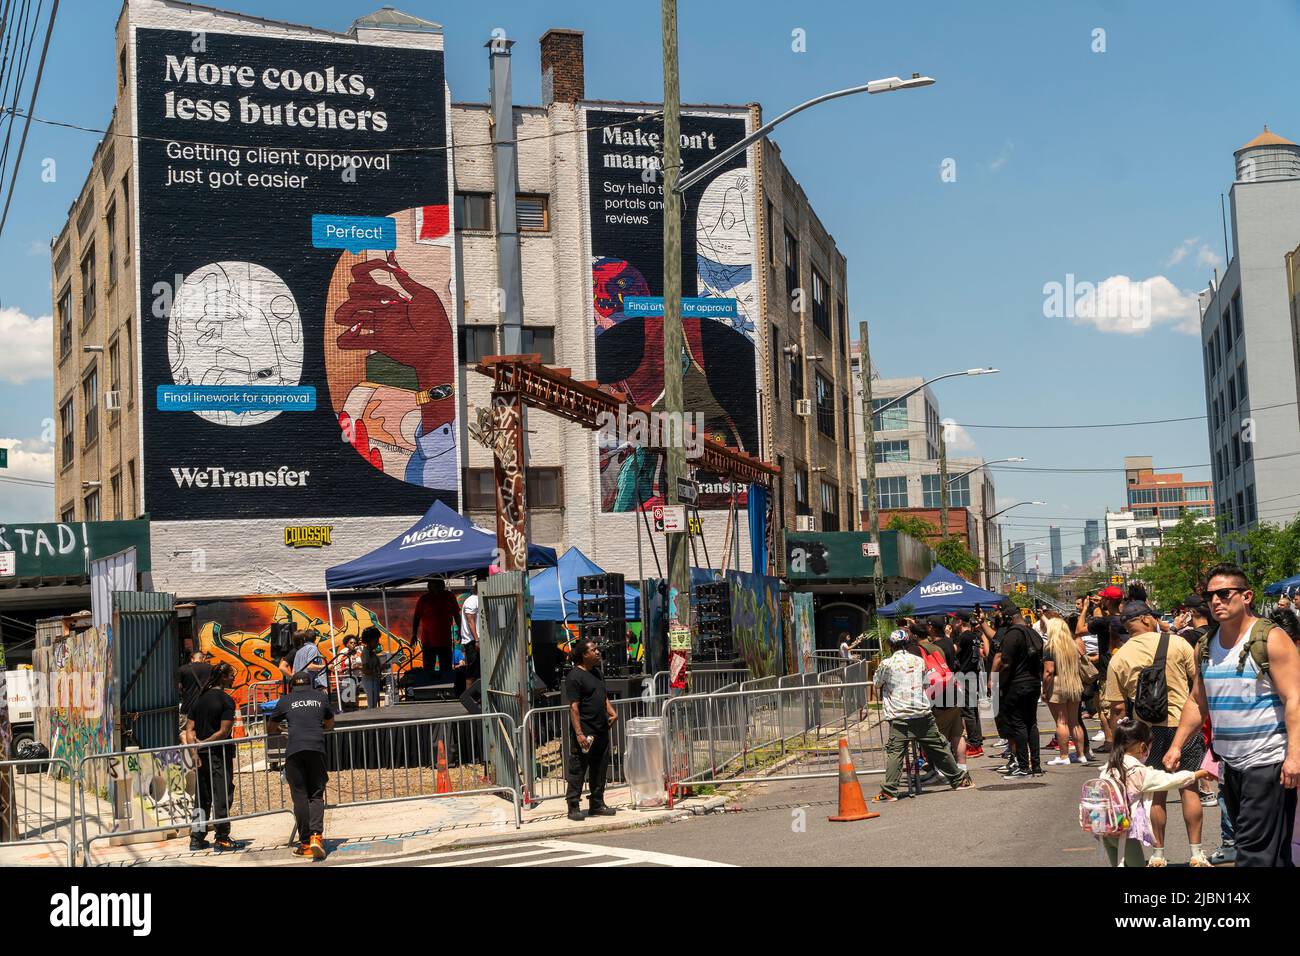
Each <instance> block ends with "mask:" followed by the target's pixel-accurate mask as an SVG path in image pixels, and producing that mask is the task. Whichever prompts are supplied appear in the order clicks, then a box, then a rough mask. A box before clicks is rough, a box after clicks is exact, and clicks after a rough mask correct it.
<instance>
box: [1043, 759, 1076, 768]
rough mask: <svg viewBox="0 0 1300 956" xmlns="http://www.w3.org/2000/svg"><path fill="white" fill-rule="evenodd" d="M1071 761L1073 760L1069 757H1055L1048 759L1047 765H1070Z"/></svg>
mask: <svg viewBox="0 0 1300 956" xmlns="http://www.w3.org/2000/svg"><path fill="white" fill-rule="evenodd" d="M1071 763H1072V761H1071V760H1070V758H1069V757H1054V758H1053V759H1051V760H1049V761H1047V765H1048V766H1049V767H1068V766H1070V764H1071Z"/></svg>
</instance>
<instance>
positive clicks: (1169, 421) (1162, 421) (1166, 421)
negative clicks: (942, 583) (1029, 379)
mask: <svg viewBox="0 0 1300 956" xmlns="http://www.w3.org/2000/svg"><path fill="white" fill-rule="evenodd" d="M885 400H888V399H887V397H886V399H885ZM1295 404H1296V403H1295V402H1279V403H1277V404H1276V405H1259V406H1257V407H1254V408H1252V409H1251V411H1252V412H1266V411H1269V410H1270V409H1274V408H1286V407H1289V406H1291V405H1295ZM876 414H879V413H876ZM884 415H885V416H886V417H888V415H889V412H888V411H886V412H885V413H884ZM1206 417H1207V416H1206V415H1189V416H1187V417H1185V418H1153V419H1147V420H1144V421H1134V422H1079V423H1074V424H1066V425H994V424H989V423H978V422H959V421H957V420H956V419H952V420H951V421H950V424H951V425H954V426H961V427H962V428H1001V429H1016V430H1023V429H1047V430H1054V429H1073V428H1133V427H1136V426H1139V425H1173V424H1178V423H1180V422H1199V421H1204V420H1205V419H1206ZM902 420H903V421H905V422H907V424H908V425H915V426H917V427H921V428H924V427H927V426H928V425H930V424H931V423H930V422H927V421H924V420H922V419H916V418H904V419H902ZM945 421H949V420H947V419H941V424H942V423H943V422H945ZM882 424H883V422H882ZM899 430H900V429H891V428H883V429H882V428H878V429H876V431H877V432H878V433H879V432H890V431H899Z"/></svg>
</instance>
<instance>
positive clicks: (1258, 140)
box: [1237, 123, 1296, 153]
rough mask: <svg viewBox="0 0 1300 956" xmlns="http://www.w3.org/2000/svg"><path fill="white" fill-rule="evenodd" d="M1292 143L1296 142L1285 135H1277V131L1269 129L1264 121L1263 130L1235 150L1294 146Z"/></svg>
mask: <svg viewBox="0 0 1300 956" xmlns="http://www.w3.org/2000/svg"><path fill="white" fill-rule="evenodd" d="M1294 145H1296V144H1295V143H1293V142H1291V141H1290V140H1289V139H1287V138H1286V137H1285V136H1278V135H1277V133H1275V132H1273V131H1272V130H1271V129H1269V128H1268V124H1267V123H1265V124H1264V132H1262V133H1260V134H1259V135H1258V136H1256V137H1255V138H1254V139H1252V140H1251V141H1250V142H1249V143H1247V144H1246V145H1245V146H1243V147H1241V149H1239V150H1237V152H1239V153H1240V152H1241V151H1242V150H1244V149H1254V148H1255V147H1256V146H1294Z"/></svg>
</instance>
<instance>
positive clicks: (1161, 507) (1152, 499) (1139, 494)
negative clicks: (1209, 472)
mask: <svg viewBox="0 0 1300 956" xmlns="http://www.w3.org/2000/svg"><path fill="white" fill-rule="evenodd" d="M1124 481H1125V498H1126V501H1125V504H1124V508H1123V509H1122V510H1124V511H1131V512H1132V513H1133V515H1134V516H1135V517H1137V518H1140V519H1154V520H1155V522H1156V526H1157V527H1166V526H1168V525H1172V524H1177V523H1178V520H1179V519H1180V518H1182V517H1183V515H1185V514H1194V515H1201V516H1204V517H1213V516H1214V502H1213V500H1212V496H1213V494H1214V486H1213V484H1212V483H1211V482H1208V481H1187V480H1185V479H1184V478H1183V475H1182V473H1181V472H1159V473H1158V472H1156V471H1155V469H1154V468H1153V466H1152V460H1151V458H1150V457H1149V456H1129V457H1126V458H1125V459H1124Z"/></svg>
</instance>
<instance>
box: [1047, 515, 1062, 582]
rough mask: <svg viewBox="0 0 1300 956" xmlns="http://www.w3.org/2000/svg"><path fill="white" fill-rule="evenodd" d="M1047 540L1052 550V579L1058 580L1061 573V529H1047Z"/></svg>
mask: <svg viewBox="0 0 1300 956" xmlns="http://www.w3.org/2000/svg"><path fill="white" fill-rule="evenodd" d="M1047 539H1048V541H1049V542H1050V546H1051V549H1052V577H1054V578H1059V577H1060V576H1061V573H1062V571H1063V568H1062V561H1061V529H1060V528H1056V527H1052V528H1048V529H1047Z"/></svg>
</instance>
